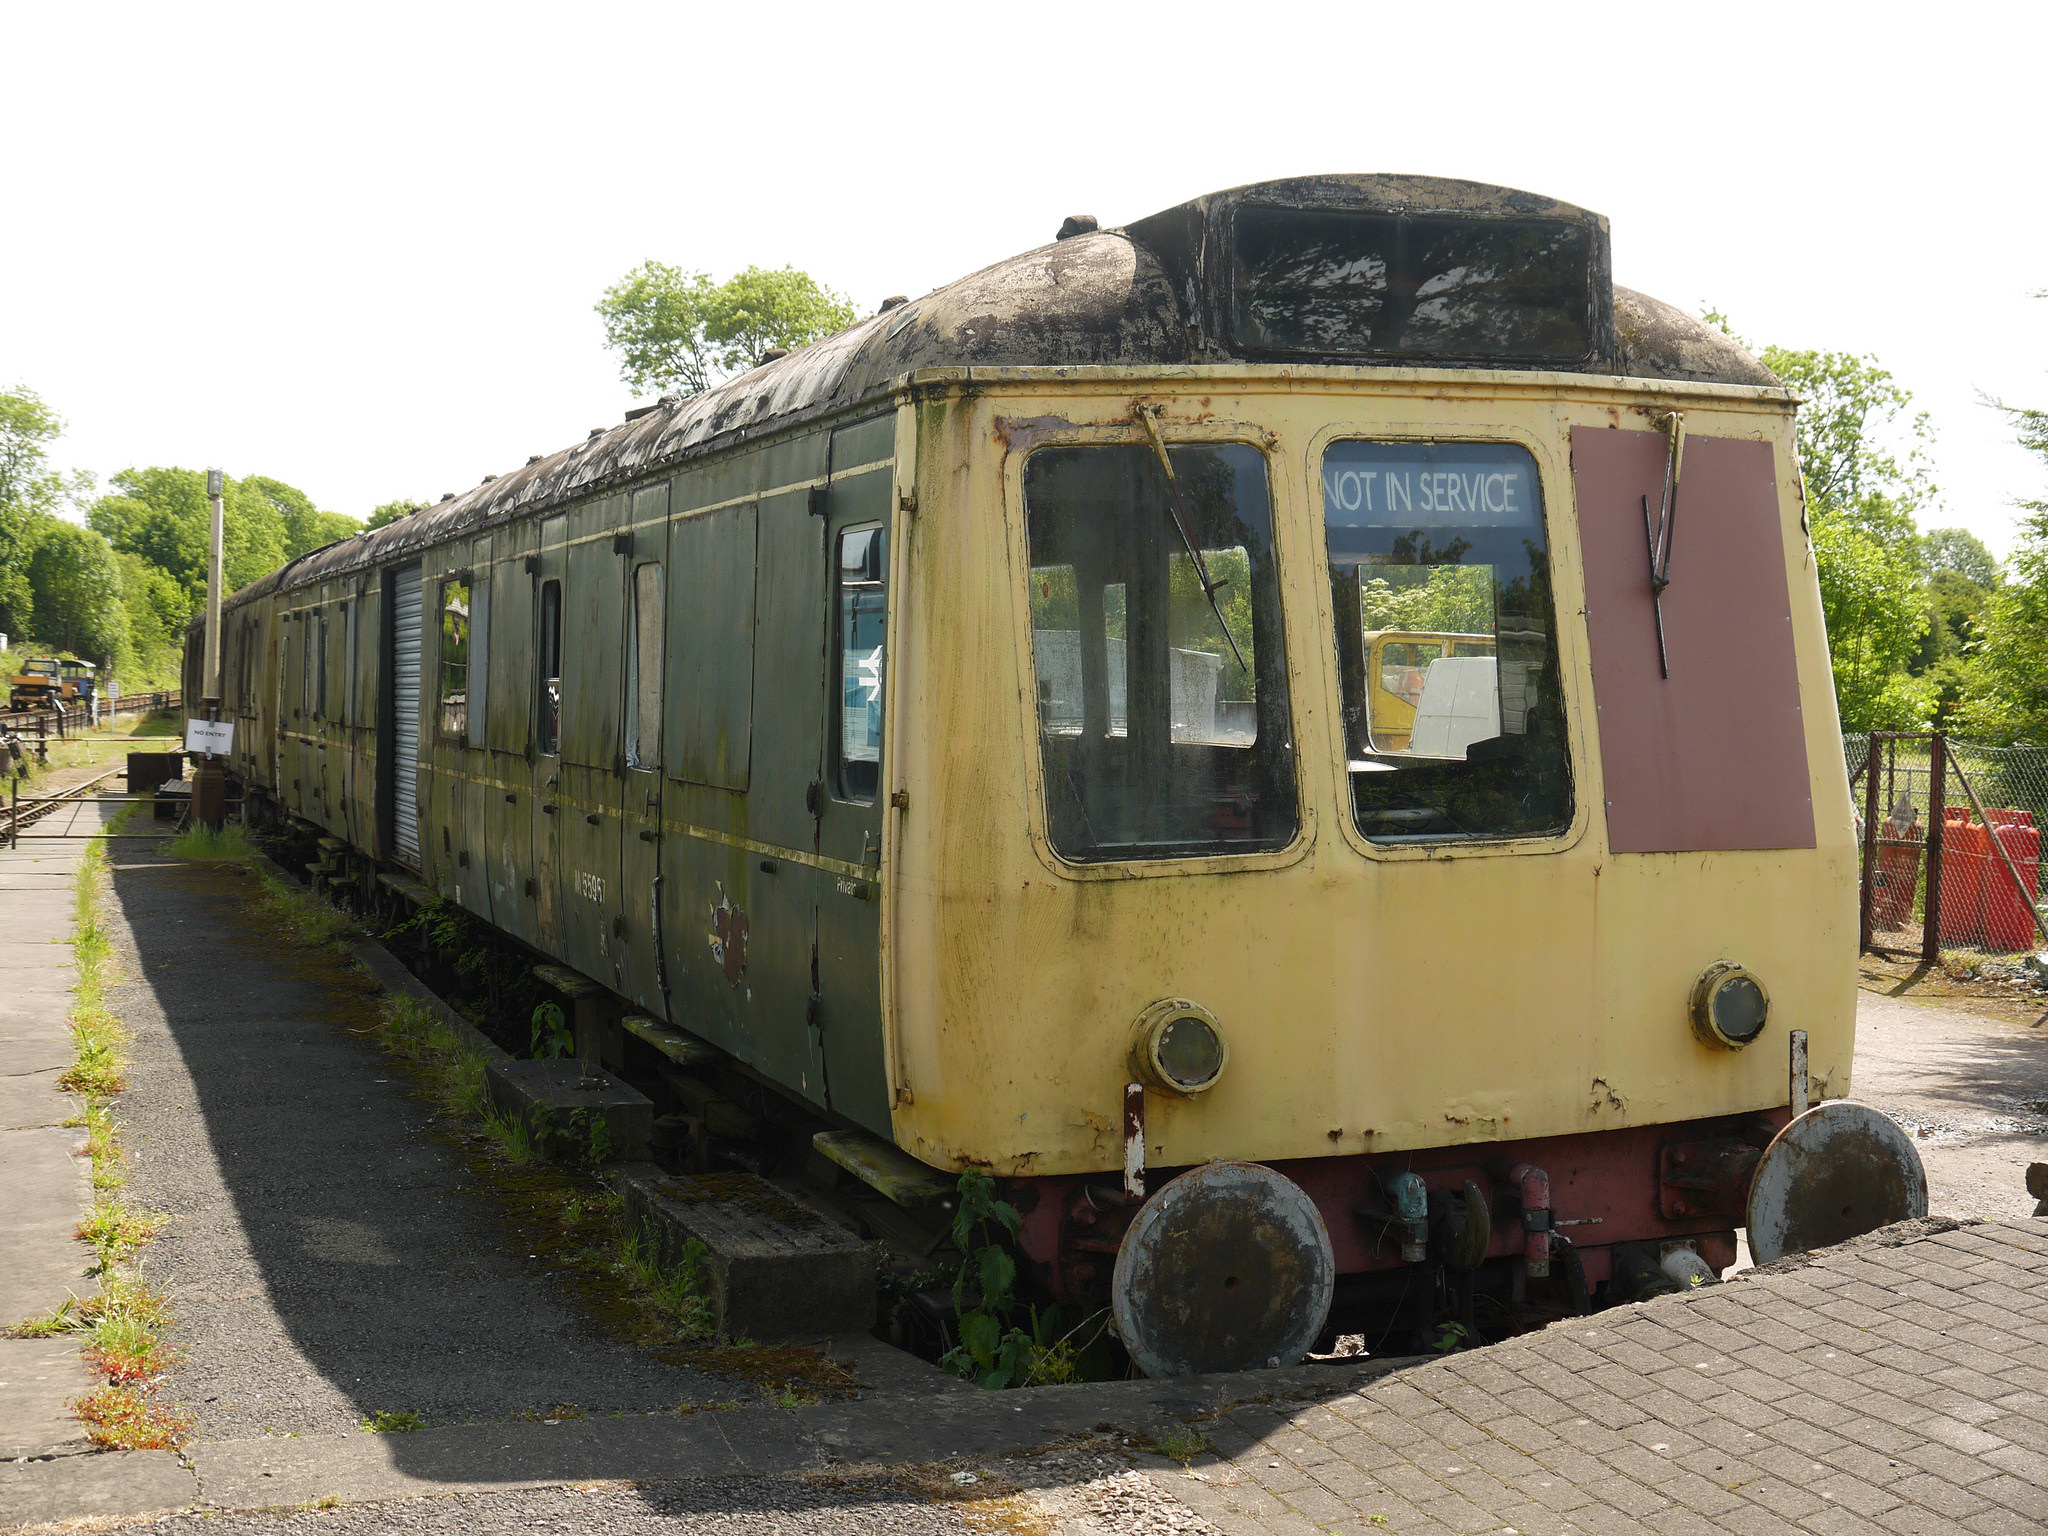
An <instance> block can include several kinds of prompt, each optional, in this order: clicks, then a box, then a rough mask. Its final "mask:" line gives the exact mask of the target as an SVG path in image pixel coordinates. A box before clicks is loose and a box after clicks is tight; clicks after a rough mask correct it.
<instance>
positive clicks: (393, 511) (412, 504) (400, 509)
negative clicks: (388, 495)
mask: <svg viewBox="0 0 2048 1536" xmlns="http://www.w3.org/2000/svg"><path fill="white" fill-rule="evenodd" d="M418 506H419V503H418V502H416V501H387V502H385V503H384V505H382V506H381V507H377V508H375V509H374V510H373V511H372V512H371V513H370V521H369V522H368V523H367V524H366V525H365V526H366V527H370V528H384V527H388V526H389V525H390V524H392V523H395V522H397V521H398V520H399V519H400V518H401V517H411V516H412V514H413V511H414V509H415V508H417V507H418Z"/></svg>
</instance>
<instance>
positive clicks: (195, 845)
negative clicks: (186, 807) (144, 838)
mask: <svg viewBox="0 0 2048 1536" xmlns="http://www.w3.org/2000/svg"><path fill="white" fill-rule="evenodd" d="M163 851H164V852H165V853H166V854H168V855H169V856H170V857H172V858H174V859H199V860H203V861H208V862H213V863H222V864H246V863H248V862H249V861H250V860H252V859H254V858H256V857H257V855H258V852H259V850H258V849H257V847H256V845H255V844H254V843H252V842H250V841H249V834H248V833H247V832H246V831H244V830H243V828H242V826H241V824H240V823H239V822H233V821H231V822H228V823H227V824H226V825H224V826H222V827H220V828H218V829H215V828H213V827H209V826H205V825H203V824H201V823H197V822H195V823H194V824H193V825H191V826H189V827H187V828H185V830H184V831H182V832H180V833H179V834H178V835H177V836H176V837H174V838H172V839H171V840H170V841H169V842H167V843H165V844H164V845H163Z"/></svg>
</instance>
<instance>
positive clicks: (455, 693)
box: [438, 576, 469, 741]
mask: <svg viewBox="0 0 2048 1536" xmlns="http://www.w3.org/2000/svg"><path fill="white" fill-rule="evenodd" d="M438 611H439V613H440V616H441V618H440V626H441V739H442V740H443V741H462V740H465V739H466V738H467V737H468V734H469V578H468V577H466V576H458V577H456V578H454V579H453V580H450V581H444V582H442V583H441V606H440V608H439V610H438Z"/></svg>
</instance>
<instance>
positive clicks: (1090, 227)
mask: <svg viewBox="0 0 2048 1536" xmlns="http://www.w3.org/2000/svg"><path fill="white" fill-rule="evenodd" d="M1101 227H1102V226H1101V225H1099V224H1097V223H1096V222H1095V215H1094V214H1092V213H1070V214H1068V215H1067V217H1066V222H1065V223H1063V224H1061V225H1060V232H1059V233H1058V234H1056V235H1054V236H1053V239H1055V240H1071V239H1073V238H1074V236H1076V235H1092V234H1094V233H1095V231H1096V230H1098V229H1100V228H1101Z"/></svg>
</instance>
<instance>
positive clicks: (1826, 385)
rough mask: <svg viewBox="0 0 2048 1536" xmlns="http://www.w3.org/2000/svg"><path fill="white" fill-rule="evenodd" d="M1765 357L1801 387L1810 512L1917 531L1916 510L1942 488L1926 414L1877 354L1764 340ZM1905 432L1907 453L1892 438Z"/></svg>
mask: <svg viewBox="0 0 2048 1536" xmlns="http://www.w3.org/2000/svg"><path fill="white" fill-rule="evenodd" d="M1763 364H1764V366H1765V367H1766V368H1768V369H1770V370H1771V372H1773V373H1775V374H1776V375H1777V376H1778V377H1779V378H1780V379H1782V380H1784V382H1785V383H1786V384H1788V385H1790V386H1791V387H1792V388H1794V389H1796V390H1798V391H1799V394H1800V405H1799V421H1798V426H1797V428H1796V431H1797V434H1798V442H1799V473H1800V477H1801V479H1803V480H1804V481H1805V484H1806V500H1807V507H1808V511H1809V514H1815V515H1828V514H1833V515H1836V516H1842V517H1847V518H1849V519H1850V520H1851V521H1853V522H1855V523H1856V524H1857V525H1858V526H1859V527H1862V528H1865V529H1868V530H1869V531H1870V532H1872V533H1875V534H1877V535H1879V536H1880V537H1886V538H1908V539H1910V538H1913V537H1915V534H1914V526H1913V514H1914V513H1915V511H1917V510H1918V509H1919V508H1920V507H1921V506H1923V505H1925V504H1927V503H1929V502H1931V501H1932V500H1933V499H1934V497H1935V495H1936V489H1935V486H1934V484H1933V481H1932V478H1931V475H1930V472H1929V467H1928V461H1927V445H1928V444H1930V443H1931V442H1932V441H1933V439H1934V433H1933V430H1932V428H1931V427H1930V426H1929V425H1928V421H1927V413H1926V412H1925V411H1922V412H1920V413H1919V414H1917V415H1913V416H1907V415H1906V412H1907V410H1908V409H1909V408H1910V407H1911V405H1912V403H1913V397H1912V395H1911V394H1910V393H1908V392H1907V391H1906V390H1905V389H1903V388H1901V387H1900V386H1899V384H1898V382H1897V381H1896V380H1895V379H1893V377H1892V376H1891V374H1890V373H1888V372H1886V371H1885V370H1884V369H1883V368H1881V367H1879V366H1878V362H1877V359H1876V358H1874V357H1856V356H1854V355H1852V354H1850V353H1847V352H1813V351H1806V352H1802V351H1794V350H1792V349H1790V348H1786V347H1765V348H1764V350H1763ZM1901 433H1903V434H1904V437H1905V442H1906V447H1905V458H1904V460H1903V461H1901V460H1900V459H1899V457H1898V456H1897V455H1896V453H1895V452H1894V451H1893V449H1892V447H1891V442H1892V440H1894V439H1896V438H1897V437H1899V436H1900V434H1901Z"/></svg>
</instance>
